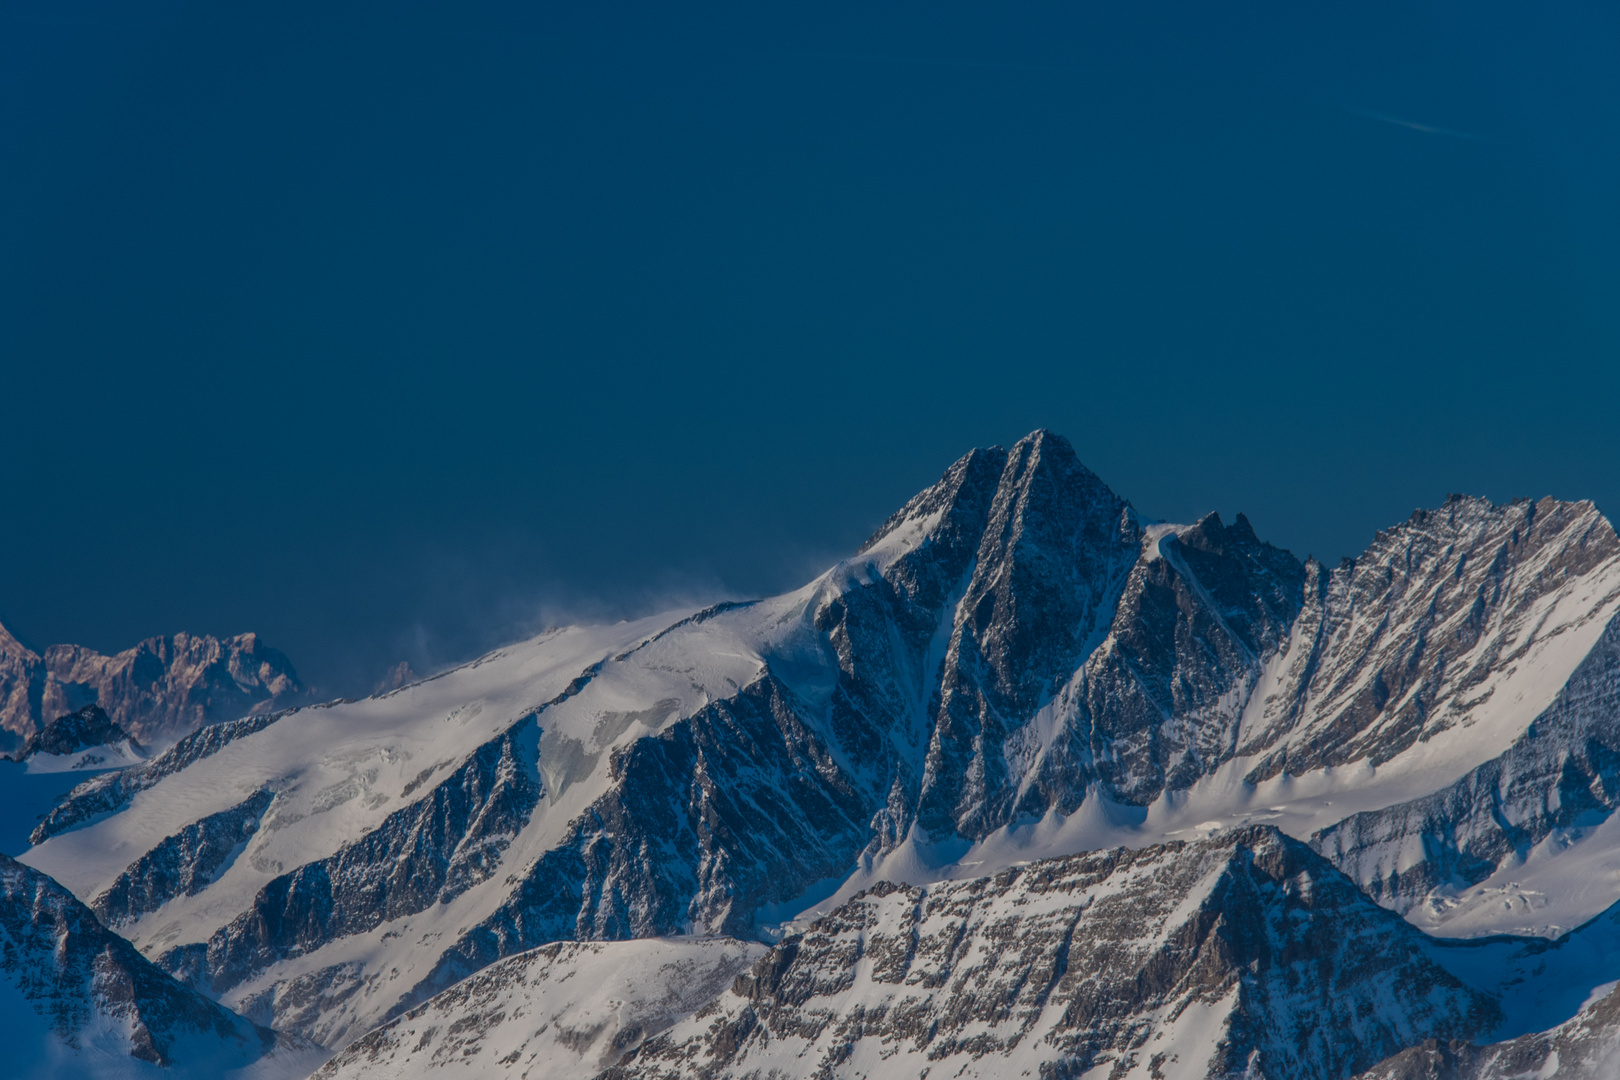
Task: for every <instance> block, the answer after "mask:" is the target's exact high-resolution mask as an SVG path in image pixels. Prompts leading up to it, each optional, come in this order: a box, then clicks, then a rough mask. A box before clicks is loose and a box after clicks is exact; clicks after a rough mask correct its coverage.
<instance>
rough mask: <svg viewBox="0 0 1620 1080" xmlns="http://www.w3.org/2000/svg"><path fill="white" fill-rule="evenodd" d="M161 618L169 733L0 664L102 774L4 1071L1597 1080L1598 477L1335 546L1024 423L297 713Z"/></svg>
mask: <svg viewBox="0 0 1620 1080" xmlns="http://www.w3.org/2000/svg"><path fill="white" fill-rule="evenodd" d="M210 640H211V639H210ZM9 641H10V639H9V636H7V637H5V638H4V639H3V640H0V646H6V645H7V642H9ZM193 645H195V642H189V639H188V642H180V641H179V639H175V642H174V643H173V644H172V645H170V646H165V648H169V649H170V652H173V653H175V654H176V655H179V653H180V651H181V648H182V646H184V647H185V648H187V649H191V650H192V652H197V648H193ZM8 647H9V646H8ZM63 648H65V647H58V649H59V650H61V649H63ZM143 648H146V646H143ZM198 648H201V652H197V656H198V657H200V658H201V659H200V660H198V662H197V663H196V664H193V665H192V666H193V667H196V668H197V670H199V671H201V670H203V669H204V668H207V665H209V664H212V665H214V667H215V668H217V669H218V671H217V672H215V674H214V675H210V676H209V678H210V679H213V682H212V683H209V682H208V680H207V679H201V678H200V677H199V678H198V679H192V681H191V682H190V683H187V685H188V686H189V685H203V684H204V683H207V685H215V684H217V685H218V686H220V687H221V688H222V689H221V690H220V691H218V692H217V693H215V694H214V695H213V697H211V698H210V699H209V700H210V701H215V702H220V701H225V700H227V699H228V698H229V700H231V701H235V699H234V698H230V694H237V695H239V696H241V697H242V701H241V702H240V705H241V707H240V709H239V710H238V711H237V713H236V714H235V715H233V716H230V717H229V718H228V719H223V720H221V721H220V722H206V723H203V724H202V726H195V724H194V723H193V722H192V721H191V720H189V719H187V718H188V717H191V716H192V713H196V714H197V715H198V716H201V715H202V714H201V712H199V709H198V708H192V709H191V712H186V711H185V709H183V708H181V707H180V706H173V707H171V706H168V705H162V706H161V707H160V705H158V704H152V705H147V706H142V707H140V708H135V707H133V706H128V705H123V706H120V704H119V702H121V701H123V699H122V698H119V697H118V696H117V693H113V692H111V691H109V692H107V693H102V692H101V691H100V690H98V687H101V686H102V683H103V682H104V683H106V685H107V686H109V687H112V688H113V689H114V690H117V688H118V687H119V686H122V685H123V684H122V683H119V682H118V681H117V677H116V676H117V671H115V670H114V669H115V668H118V664H119V663H122V661H120V660H118V658H100V660H98V661H96V663H94V664H92V663H91V662H90V661H89V660H85V659H83V658H82V657H81V658H80V659H79V660H74V661H73V663H72V664H69V663H68V659H64V658H65V657H67V653H66V652H62V653H61V655H60V656H58V657H57V659H56V660H53V659H52V655H53V654H49V653H48V654H47V655H46V656H45V657H43V658H41V657H38V656H35V655H34V654H32V653H27V652H26V650H22V648H21V646H17V647H16V648H12V649H10V653H14V654H16V655H17V656H18V657H20V659H18V660H17V661H16V663H15V664H14V666H16V667H17V671H18V672H19V674H17V675H16V676H15V678H14V679H13V681H12V683H5V684H3V685H5V686H12V687H14V689H10V690H7V691H6V693H7V694H8V695H9V696H8V697H6V698H5V701H6V702H8V703H9V704H7V705H6V708H7V709H8V710H10V711H8V712H7V713H6V714H5V723H6V725H7V726H8V727H9V729H10V730H12V731H14V732H17V733H18V734H19V736H21V735H25V734H26V735H32V736H35V737H34V738H32V739H31V741H30V742H29V743H28V748H29V753H34V754H42V755H45V757H43V758H41V759H40V760H42V761H43V760H50V761H61V762H66V763H67V764H64V765H62V766H61V767H62V768H68V767H70V766H71V764H72V763H71V762H69V758H72V759H73V761H82V760H88V759H87V758H86V757H85V755H87V754H94V755H96V756H97V760H99V761H101V762H102V763H103V765H102V768H101V771H97V772H95V773H94V774H87V775H86V777H85V778H84V779H83V780H82V782H81V783H79V785H78V786H77V787H76V788H74V789H73V790H72V791H71V793H70V794H68V795H66V796H65V797H63V798H61V799H60V800H59V801H57V802H55V803H54V805H51V806H49V807H47V808H45V812H44V813H43V814H42V815H41V816H40V817H39V818H38V820H37V823H33V822H31V823H30V824H31V825H32V833H31V835H30V836H29V838H28V839H29V846H28V848H27V850H26V851H22V852H21V853H20V856H19V858H18V859H17V860H16V861H15V862H13V861H11V860H4V861H3V862H0V889H3V892H0V905H3V906H0V1009H4V1010H5V1015H6V1016H7V1017H8V1018H10V1019H8V1020H7V1021H6V1030H7V1032H8V1033H15V1034H14V1037H13V1040H12V1041H13V1043H19V1044H23V1046H24V1051H25V1054H24V1053H20V1054H19V1057H18V1060H19V1061H22V1060H26V1061H28V1062H39V1063H40V1064H39V1066H38V1069H39V1070H40V1075H57V1076H74V1075H84V1076H119V1077H123V1076H130V1077H134V1076H146V1075H152V1076H160V1075H176V1076H179V1075H185V1076H188V1077H189V1076H194V1075H196V1076H201V1075H236V1076H244V1077H246V1076H254V1077H263V1078H265V1080H273V1078H281V1077H286V1078H289V1080H291V1078H294V1077H304V1076H308V1075H310V1074H311V1073H312V1072H313V1073H314V1075H316V1076H319V1077H322V1078H323V1080H337V1078H343V1080H383V1078H389V1080H395V1078H400V1080H403V1078H415V1077H422V1078H427V1077H443V1078H446V1080H449V1078H455V1077H467V1078H474V1077H500V1078H511V1080H518V1078H527V1080H540V1078H551V1077H601V1078H603V1080H609V1078H612V1080H629V1078H632V1077H634V1078H645V1080H654V1078H657V1080H674V1078H696V1077H716V1078H718V1077H727V1078H736V1080H743V1078H757V1080H766V1078H781V1080H786V1078H799V1077H803V1078H811V1077H815V1078H829V1080H830V1078H848V1080H855V1078H867V1080H889V1078H902V1077H903V1078H908V1080H924V1078H933V1080H944V1078H947V1077H986V1078H988V1077H1040V1078H1045V1080H1061V1078H1080V1077H1085V1078H1088V1080H1104V1078H1107V1080H1126V1078H1143V1080H1147V1078H1155V1080H1165V1078H1189V1080H1191V1078H1206V1077H1208V1078H1237V1077H1248V1078H1254V1080H1350V1078H1352V1077H1358V1076H1365V1077H1379V1078H1388V1080H1394V1078H1417V1077H1432V1078H1486V1077H1490V1078H1497V1077H1502V1078H1505V1077H1509V1076H1536V1077H1551V1076H1559V1077H1574V1078H1587V1077H1590V1078H1598V1077H1605V1078H1612V1077H1614V1076H1615V1075H1620V990H1616V986H1617V985H1620V816H1617V815H1616V813H1615V811H1616V810H1617V809H1620V537H1617V536H1616V533H1615V530H1614V528H1613V527H1612V526H1611V524H1610V523H1609V521H1608V520H1607V519H1605V517H1604V516H1603V515H1602V514H1601V513H1600V512H1599V511H1598V509H1597V508H1596V507H1595V506H1594V505H1592V504H1591V503H1589V502H1578V503H1571V502H1559V501H1555V500H1553V499H1540V500H1538V501H1530V500H1523V501H1516V502H1513V503H1510V504H1506V505H1495V504H1492V503H1490V502H1488V501H1486V500H1484V499H1480V498H1470V497H1463V496H1453V497H1452V498H1450V499H1449V500H1447V501H1446V503H1445V504H1444V505H1442V506H1439V507H1437V508H1434V509H1431V510H1420V511H1418V512H1416V513H1414V514H1413V515H1412V516H1411V517H1410V518H1409V519H1408V520H1406V521H1404V522H1402V523H1400V524H1398V525H1395V526H1393V527H1391V528H1388V529H1386V530H1384V531H1382V532H1380V533H1378V534H1377V536H1376V538H1375V539H1374V540H1373V543H1372V544H1371V546H1370V547H1368V548H1367V550H1366V551H1365V552H1364V553H1363V554H1362V555H1361V556H1360V557H1359V558H1357V559H1355V560H1346V561H1345V562H1344V563H1342V564H1341V565H1339V566H1336V567H1328V566H1323V565H1320V564H1318V563H1316V562H1315V561H1310V560H1307V561H1305V562H1301V561H1300V560H1298V559H1296V558H1295V557H1294V556H1293V555H1291V554H1290V553H1288V552H1287V551H1284V550H1281V549H1279V548H1276V547H1273V546H1271V545H1270V544H1267V543H1266V542H1264V541H1263V540H1261V539H1260V538H1259V537H1258V536H1257V535H1256V534H1255V531H1254V529H1253V528H1252V527H1251V526H1250V523H1249V522H1248V521H1247V520H1246V519H1245V518H1244V517H1243V516H1242V515H1238V517H1237V518H1236V520H1234V521H1232V522H1230V523H1227V522H1223V521H1222V520H1221V519H1220V518H1219V517H1217V516H1215V515H1213V514H1212V515H1209V516H1208V517H1205V518H1203V519H1202V520H1200V521H1196V522H1193V523H1191V524H1184V525H1171V524H1166V523H1160V522H1154V521H1150V520H1148V519H1146V518H1144V517H1142V516H1141V515H1139V514H1138V513H1137V512H1136V511H1135V510H1134V509H1133V508H1132V507H1131V505H1130V504H1129V503H1128V502H1126V501H1125V500H1124V499H1123V498H1121V497H1120V496H1118V495H1116V494H1115V493H1114V492H1113V491H1111V490H1110V489H1109V488H1108V487H1107V486H1106V485H1105V484H1104V483H1103V481H1102V480H1100V479H1099V478H1098V477H1097V476H1096V475H1094V474H1093V473H1091V472H1090V471H1089V470H1088V469H1086V468H1085V466H1083V465H1082V464H1081V463H1080V461H1079V460H1078V459H1077V457H1076V455H1075V453H1074V451H1073V449H1072V448H1071V447H1070V446H1069V444H1068V443H1067V442H1066V441H1064V440H1063V439H1062V438H1061V437H1060V436H1057V435H1054V434H1051V433H1048V432H1044V431H1040V432H1035V433H1034V434H1032V435H1030V436H1028V437H1027V438H1025V439H1024V440H1022V441H1021V442H1019V443H1018V444H1017V445H1015V446H1013V447H1012V448H1011V449H1002V448H999V447H996V448H990V449H983V450H974V451H972V452H970V453H969V454H967V455H966V456H965V457H963V458H961V460H959V461H957V462H956V463H955V464H954V465H952V466H951V467H950V468H949V469H948V470H947V471H946V472H945V474H944V476H943V477H942V478H941V479H940V480H939V482H938V483H936V484H935V485H934V486H933V487H931V488H929V489H928V490H926V491H924V492H922V493H921V494H919V495H917V496H916V497H915V498H914V499H912V500H911V501H910V502H909V503H907V504H906V505H905V506H904V507H903V508H901V509H900V511H899V512H898V513H896V514H895V515H894V516H893V517H892V518H890V519H889V520H888V521H887V522H886V523H885V524H884V525H883V526H882V527H881V528H880V529H879V530H878V531H877V533H876V534H875V535H874V536H873V537H872V538H871V539H870V540H868V541H867V542H866V544H865V545H864V546H863V547H861V548H860V550H859V551H857V552H855V553H854V554H853V555H852V556H850V557H849V558H848V559H846V560H844V561H843V562H840V563H839V564H838V565H836V566H834V567H832V568H831V569H829V570H828V571H826V572H825V573H824V574H822V575H821V576H820V577H818V578H816V579H815V580H814V581H812V582H810V583H809V584H807V585H805V586H804V587H803V588H801V589H799V590H797V591H795V592H791V593H788V594H786V595H782V596H776V597H771V598H768V599H763V600H756V601H749V602H740V603H725V604H718V605H715V606H713V607H709V608H705V609H703V610H687V611H677V612H671V613H666V614H662V615H659V616H655V617H651V618H645V619H640V620H637V621H633V622H625V623H620V624H617V625H613V626H598V627H569V628H565V629H558V630H551V631H548V632H546V633H544V634H542V635H540V636H539V637H536V638H534V639H532V640H529V641H525V642H522V643H519V644H515V645H512V646H509V647H507V648H503V649H500V650H498V651H496V652H493V653H491V654H489V655H487V656H484V657H481V658H479V659H477V660H475V661H473V662H471V663H468V664H465V665H463V666H461V667H459V668H455V669H453V670H450V671H445V672H442V673H440V674H438V675H435V676H433V677H430V678H427V679H423V680H421V681H418V682H414V683H411V684H409V685H406V686H403V687H401V688H399V689H396V690H392V691H390V692H387V693H383V694H379V695H377V696H374V697H371V698H367V699H365V700H356V701H336V702H331V703H327V704H322V705H296V704H295V705H294V706H293V707H290V708H281V707H279V706H280V705H281V704H282V703H283V698H284V697H285V698H286V700H288V701H290V700H293V699H292V698H291V697H290V696H289V695H291V694H292V693H293V692H294V691H295V690H296V691H301V687H300V686H298V685H297V684H296V677H295V676H292V675H291V667H290V665H288V664H286V663H285V658H284V657H281V656H280V654H273V655H272V653H271V651H269V650H264V649H263V648H262V647H261V646H258V645H257V643H256V642H255V641H253V640H250V639H232V641H231V642H227V643H219V642H214V643H213V644H212V645H209V644H207V643H203V645H202V646H198ZM233 650H234V651H233ZM148 651H153V652H161V651H162V650H161V649H158V648H157V647H156V646H152V648H151V649H149V650H148ZM25 653H26V655H24V654H25ZM205 654H206V655H205ZM164 655H168V654H166V653H165V654H164ZM188 655H189V654H188ZM30 658H32V659H30ZM210 658H212V659H210ZM140 662H142V661H140V660H139V659H138V658H132V659H131V660H130V663H129V665H126V666H130V667H133V665H135V664H137V663H140ZM96 664H99V665H100V666H99V667H98V666H96ZM53 665H54V666H53ZM75 665H76V666H75ZM87 665H88V666H87ZM199 665H200V666H199ZM91 668H94V671H95V672H101V673H102V674H99V675H96V676H95V678H94V679H92V678H90V676H88V675H85V676H84V677H82V678H81V677H80V674H73V673H74V672H81V669H82V670H83V671H90V670H91ZM70 669H71V670H70ZM118 670H119V671H121V670H123V669H121V668H118ZM169 670H176V669H175V668H174V665H173V664H171V665H170V669H169ZM186 670H190V669H189V668H188V669H186ZM208 670H213V669H212V668H209V669H208ZM108 672H112V674H110V675H109V674H107V673H108ZM81 674H82V672H81ZM92 674H94V672H92ZM104 676H105V677H104ZM186 677H187V678H191V677H190V676H189V675H188V676H186ZM97 679H101V680H102V682H97V681H96V680H97ZM28 680H33V681H32V682H28ZM52 680H55V681H54V682H53V681H52ZM126 681H127V680H126ZM25 684H26V685H35V684H38V686H39V687H41V688H42V689H41V692H40V693H39V694H36V695H34V696H33V697H32V698H30V697H29V694H28V692H26V690H25V689H15V687H25ZM52 686H55V687H57V689H56V690H54V691H52V690H50V689H49V688H50V687H52ZM232 688H234V689H232ZM119 692H122V691H119ZM53 694H54V696H52V695H53ZM98 694H99V695H100V696H99V697H98V696H97V695H98ZM127 696H128V695H127V694H126V697H127ZM192 697H193V698H196V694H193V695H192ZM188 700H189V699H188ZM31 701H32V702H35V703H39V702H46V701H51V702H58V708H57V710H56V711H58V712H60V713H64V714H73V715H70V716H68V717H67V718H66V719H65V720H64V721H63V722H62V723H60V724H58V725H55V726H52V727H49V728H47V726H46V725H45V721H46V720H48V719H52V717H48V716H45V715H43V714H40V715H36V713H38V711H39V709H40V708H43V706H42V705H38V704H36V705H30V704H29V703H30V702H31ZM98 702H99V708H93V707H94V706H97V704H98ZM269 705H276V706H277V707H276V708H270V707H269ZM211 707H213V706H211ZM101 708H104V709H106V710H107V711H106V712H105V713H102V712H100V709H101ZM119 708H123V709H124V712H123V713H120V712H119V711H118V709H119ZM30 709H33V710H34V711H33V712H30V711H29V710H30ZM47 711H49V710H47ZM126 717H131V718H133V719H131V720H129V721H128V722H125V721H126ZM202 719H204V720H207V721H212V720H214V719H216V717H214V716H213V715H212V714H210V715H208V716H203V717H202ZM120 724H123V726H122V727H120V726H119V725H120ZM143 725H144V726H143ZM176 725H180V727H176ZM182 728H184V729H191V728H194V730H190V733H189V734H185V735H184V737H181V738H179V739H178V741H174V742H173V743H172V744H171V745H168V746H167V748H166V749H162V750H161V752H157V753H149V752H148V751H147V750H146V749H145V748H144V747H143V745H142V744H143V743H145V744H147V745H151V743H152V742H153V741H154V740H153V734H154V733H165V732H166V733H170V734H172V733H174V732H176V731H178V730H181V729H182ZM46 732H49V734H46ZM98 739H99V740H101V741H102V742H103V743H104V744H105V745H103V746H101V748H100V750H97V749H96V748H95V747H91V746H89V745H88V743H89V742H92V741H95V740H98ZM156 741H157V742H158V743H159V744H161V742H162V740H161V739H158V740H156ZM51 755H54V756H51ZM42 767H43V766H42ZM52 767H55V766H52Z"/></svg>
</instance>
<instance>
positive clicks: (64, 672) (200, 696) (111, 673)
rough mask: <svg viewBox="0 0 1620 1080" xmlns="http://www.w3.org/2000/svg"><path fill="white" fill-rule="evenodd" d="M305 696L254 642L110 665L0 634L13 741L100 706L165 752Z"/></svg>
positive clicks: (159, 648)
mask: <svg viewBox="0 0 1620 1080" xmlns="http://www.w3.org/2000/svg"><path fill="white" fill-rule="evenodd" d="M304 693H305V690H304V685H303V684H302V683H301V682H299V680H298V675H297V673H296V672H295V671H294V670H293V667H292V663H291V662H290V661H289V660H288V659H287V658H286V656H284V655H282V654H281V653H280V652H278V651H277V650H275V649H272V648H270V647H269V646H267V645H265V644H264V643H263V642H261V641H260V640H259V638H258V635H256V634H238V635H237V636H235V637H230V638H225V639H223V640H221V639H219V638H215V637H210V636H208V635H206V634H202V635H194V634H175V635H173V636H172V637H155V638H148V639H147V640H145V641H143V642H141V643H140V644H139V645H136V646H135V647H134V648H133V649H127V650H125V651H124V652H121V653H118V654H117V655H115V656H103V655H102V654H100V653H97V652H95V651H93V650H91V649H86V648H84V647H82V646H79V645H52V646H51V647H50V648H48V649H46V650H45V652H44V655H40V654H39V653H36V652H34V651H33V650H32V649H29V648H27V647H26V646H24V645H23V644H22V643H21V642H19V641H18V640H17V639H16V638H14V637H13V636H12V635H11V634H10V633H9V632H8V631H6V629H5V628H4V627H0V731H4V732H10V733H11V735H12V736H13V737H14V738H16V739H17V741H19V742H20V741H23V740H26V739H27V738H28V737H29V736H31V735H33V734H34V733H35V732H37V731H39V730H40V729H41V728H42V727H43V726H44V725H45V723H46V722H47V721H49V720H51V719H53V718H55V717H58V716H62V715H64V714H67V713H73V712H77V711H78V710H80V709H82V708H84V707H85V706H87V705H99V706H100V707H101V708H102V709H103V710H105V711H106V713H107V715H108V716H109V717H110V718H111V719H112V720H113V722H114V723H116V724H118V725H119V726H120V727H121V728H123V729H124V731H126V732H128V733H129V734H130V735H132V736H134V737H135V738H136V739H139V740H140V741H141V742H145V743H148V744H151V743H159V744H161V743H166V742H170V741H172V740H174V739H176V738H179V737H180V736H182V735H185V734H186V733H187V732H190V731H192V730H194V729H196V728H197V727H199V726H201V725H203V724H208V723H213V722H215V721H219V720H235V719H237V718H238V717H240V716H244V715H247V714H248V713H252V712H263V711H268V710H271V709H275V708H280V707H283V706H285V705H289V704H292V703H294V702H296V701H298V700H299V699H301V698H302V697H303V695H304Z"/></svg>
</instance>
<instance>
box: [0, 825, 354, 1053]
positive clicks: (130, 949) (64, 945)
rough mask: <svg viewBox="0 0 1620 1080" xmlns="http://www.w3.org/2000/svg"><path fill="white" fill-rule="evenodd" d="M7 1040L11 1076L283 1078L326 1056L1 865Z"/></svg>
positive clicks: (32, 877)
mask: <svg viewBox="0 0 1620 1080" xmlns="http://www.w3.org/2000/svg"><path fill="white" fill-rule="evenodd" d="M0 1030H3V1031H4V1032H5V1033H6V1047H5V1072H6V1075H7V1076H12V1077H29V1078H32V1077H39V1078H42V1080H43V1078H45V1077H60V1076H75V1077H94V1078H102V1077H106V1078H109V1080H110V1078H113V1077H118V1078H124V1077H129V1078H136V1077H148V1076H149V1077H152V1078H154V1080H155V1078H157V1077H161V1076H167V1077H174V1078H176V1080H182V1078H187V1077H191V1078H196V1080H202V1078H204V1077H241V1078H246V1077H250V1076H251V1077H259V1078H263V1080H274V1078H281V1077H285V1078H287V1080H293V1078H295V1077H301V1076H304V1075H306V1074H307V1072H308V1071H309V1070H310V1069H313V1068H314V1067H316V1066H317V1065H319V1064H320V1062H321V1060H322V1058H324V1057H325V1055H324V1054H323V1053H321V1052H320V1050H319V1049H318V1048H316V1047H314V1046H311V1045H310V1044H308V1043H305V1042H303V1041H302V1040H296V1039H286V1038H278V1037H277V1036H276V1035H275V1034H274V1033H272V1032H270V1031H266V1030H264V1029H263V1028H258V1027H255V1026H254V1025H252V1024H250V1023H248V1022H247V1021H246V1020H244V1019H242V1018H241V1017H240V1016H237V1015H236V1014H234V1013H232V1012H230V1011H229V1010H227V1009H224V1008H222V1007H221V1006H219V1005H217V1004H215V1003H214V1002H212V1001H209V1000H208V999H207V998H205V997H203V996H201V995H200V994H197V993H196V992H194V991H192V990H189V989H187V988H186V987H184V986H181V985H180V984H179V983H178V982H176V981H175V980H174V979H172V978H171V977H169V976H168V975H166V974H164V973H163V972H162V971H160V970H158V969H157V968H156V967H154V966H153V965H152V964H151V963H150V962H149V961H147V960H146V959H145V958H144V957H142V956H141V955H140V953H138V952H137V951H136V950H135V948H134V946H132V945H130V944H129V943H128V942H127V941H125V940H124V939H123V938H120V937H119V936H118V935H116V934H112V933H109V932H108V931H107V930H105V929H103V928H102V926H101V925H100V924H99V923H97V922H96V919H95V916H94V915H92V914H91V913H90V912H89V911H88V910H86V909H85V907H84V905H83V904H81V903H79V901H78V900H76V899H75V898H74V897H73V895H72V894H71V893H69V892H68V891H67V890H66V889H64V888H62V887H61V886H59V885H57V884H56V883H55V882H54V881H52V880H51V879H50V878H48V877H46V876H45V875H44V874H41V873H39V872H38V871H36V870H31V869H29V868H28V867H25V866H23V865H21V864H20V863H17V862H14V861H13V860H11V859H9V858H6V857H5V856H3V855H0Z"/></svg>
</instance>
